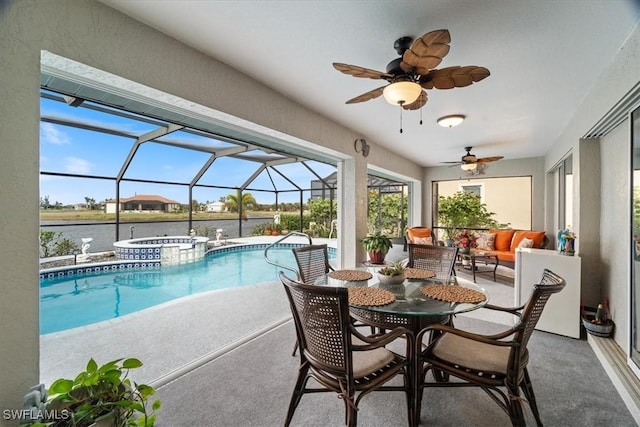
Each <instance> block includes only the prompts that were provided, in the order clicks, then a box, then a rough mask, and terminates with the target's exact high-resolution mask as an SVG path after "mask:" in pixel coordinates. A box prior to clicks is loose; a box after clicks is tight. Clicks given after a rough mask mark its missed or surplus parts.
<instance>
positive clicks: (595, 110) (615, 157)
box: [545, 27, 640, 349]
mask: <svg viewBox="0 0 640 427" xmlns="http://www.w3.org/2000/svg"><path fill="white" fill-rule="evenodd" d="M638 70H640V28H638V27H636V29H635V30H634V32H633V33H632V34H631V35H630V37H629V38H628V39H627V41H626V42H625V44H624V45H623V46H621V48H620V50H619V52H618V54H617V55H616V56H615V57H614V58H612V59H611V63H610V65H609V66H608V67H607V69H605V71H604V72H603V73H602V75H601V76H600V77H599V78H598V80H597V82H596V84H595V85H594V87H593V88H591V90H589V92H588V93H587V94H586V96H585V98H584V100H583V101H582V102H581V103H580V105H579V107H578V108H577V109H576V112H575V113H574V115H573V117H572V119H571V120H570V122H569V123H568V124H567V127H566V128H565V129H564V131H563V132H562V134H561V135H560V136H559V137H558V139H557V140H556V141H555V143H554V145H553V147H552V148H551V150H550V151H549V153H548V154H547V156H545V170H547V171H548V170H549V169H550V168H551V167H552V166H553V165H554V164H556V163H557V162H558V161H560V159H562V158H563V156H564V155H565V154H566V153H567V152H569V151H573V166H574V193H575V197H576V199H574V218H573V226H574V230H575V231H576V233H577V235H578V254H579V255H580V256H581V258H582V278H583V280H582V296H583V300H584V302H585V303H586V304H589V305H592V304H596V303H597V302H598V301H599V300H601V299H604V298H605V297H608V298H609V299H610V301H611V304H612V305H613V307H612V311H614V312H615V313H614V320H615V321H616V324H617V326H616V332H615V336H614V338H615V340H616V342H617V343H618V345H620V346H621V347H622V348H623V349H628V342H627V341H628V333H629V330H628V327H627V324H628V322H629V320H628V317H629V309H628V306H629V299H628V289H629V263H630V253H629V247H628V245H626V244H624V245H621V243H620V242H621V240H624V241H625V242H626V241H628V239H629V233H630V229H629V210H628V206H629V201H628V198H629V188H628V174H629V160H628V156H629V154H628V152H629V143H630V142H629V134H628V121H625V122H623V123H622V124H621V125H620V126H619V127H618V128H617V129H615V130H614V131H613V132H611V133H610V134H609V135H607V136H606V137H603V138H601V139H600V140H599V141H598V140H594V141H582V140H581V138H582V137H583V136H584V135H585V134H586V133H587V132H588V131H589V130H590V129H591V128H592V127H593V126H594V125H596V123H598V122H599V121H600V120H601V119H602V118H603V117H606V116H607V113H608V112H609V111H610V110H611V109H612V108H613V107H614V106H615V105H616V103H617V102H618V101H620V100H621V99H623V98H624V97H625V95H626V94H627V93H629V92H630V91H631V90H632V88H634V87H635V86H636V85H637V84H638V82H639V81H640V74H639V72H638ZM625 129H626V130H625ZM593 144H597V145H595V146H594V145H593ZM594 176H597V177H598V178H597V179H595V180H594ZM547 217H548V215H547ZM623 246H624V247H623Z"/></svg>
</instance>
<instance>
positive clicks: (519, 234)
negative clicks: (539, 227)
mask: <svg viewBox="0 0 640 427" xmlns="http://www.w3.org/2000/svg"><path fill="white" fill-rule="evenodd" d="M544 235H545V232H544V231H524V230H518V231H516V232H515V234H514V235H513V240H512V241H511V251H512V252H515V250H516V248H517V247H518V245H519V244H520V242H522V239H525V238H527V239H531V240H533V247H534V248H539V247H540V246H541V245H542V242H543V241H544Z"/></svg>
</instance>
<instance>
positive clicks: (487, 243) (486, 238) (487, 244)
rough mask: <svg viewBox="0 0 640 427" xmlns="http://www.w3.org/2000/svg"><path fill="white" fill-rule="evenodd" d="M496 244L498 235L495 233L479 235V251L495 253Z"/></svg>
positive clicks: (477, 242) (477, 244)
mask: <svg viewBox="0 0 640 427" xmlns="http://www.w3.org/2000/svg"><path fill="white" fill-rule="evenodd" d="M495 242H496V235H495V234H494V233H478V238H477V239H476V246H477V247H478V248H479V249H488V250H490V251H493V250H495V249H496V246H495Z"/></svg>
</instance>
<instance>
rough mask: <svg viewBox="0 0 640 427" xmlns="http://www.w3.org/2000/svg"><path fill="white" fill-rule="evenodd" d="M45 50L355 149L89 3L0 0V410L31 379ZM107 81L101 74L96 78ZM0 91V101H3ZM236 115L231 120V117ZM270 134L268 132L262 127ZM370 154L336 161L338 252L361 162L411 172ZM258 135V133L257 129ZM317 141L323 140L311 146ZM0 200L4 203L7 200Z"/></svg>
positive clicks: (335, 147)
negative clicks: (342, 200)
mask: <svg viewBox="0 0 640 427" xmlns="http://www.w3.org/2000/svg"><path fill="white" fill-rule="evenodd" d="M42 51H48V52H51V53H53V54H55V55H59V56H61V57H64V58H69V59H72V60H74V61H77V62H79V63H81V64H86V65H88V66H90V67H94V68H96V69H98V70H102V71H106V72H108V73H112V74H113V75H115V76H119V77H122V78H125V79H128V80H131V81H133V82H137V83H140V84H142V85H145V86H147V87H149V88H153V89H156V90H160V91H163V92H166V93H168V94H171V95H174V96H177V97H180V98H182V99H184V100H188V101H190V102H192V103H196V104H200V105H203V106H206V107H208V108H209V109H211V110H212V111H220V112H223V113H226V114H223V115H221V116H223V117H227V118H229V119H231V120H235V122H236V123H237V122H244V123H248V124H251V125H252V126H253V128H254V131H255V132H257V131H256V129H257V130H260V129H274V130H276V132H271V133H270V135H269V137H270V138H274V139H275V138H285V139H288V140H291V141H297V142H298V143H299V144H300V145H301V146H304V147H309V149H315V150H317V151H320V150H321V149H325V148H326V149H327V150H332V151H333V152H337V153H344V154H345V155H344V156H343V157H344V158H347V159H348V156H352V155H356V154H355V153H354V152H353V141H354V140H355V139H356V138H362V137H363V135H358V134H356V133H354V132H353V131H351V130H349V129H346V128H344V127H342V126H339V125H337V124H336V123H334V122H331V121H330V120H328V119H326V118H324V117H322V116H320V115H318V114H317V113H315V112H313V111H311V110H309V109H306V108H304V107H302V106H301V105H299V104H297V103H295V102H293V101H291V100H289V99H287V98H285V97H284V96H282V95H280V94H278V93H277V92H275V91H274V90H272V89H270V88H268V87H266V86H264V85H262V84H260V83H258V82H256V81H254V80H252V79H250V78H249V77H248V76H246V75H243V74H241V73H239V72H237V71H235V70H232V69H231V68H230V67H228V66H227V65H225V64H223V63H221V62H219V61H216V60H213V59H211V58H209V57H207V56H206V55H204V54H201V53H200V52H198V51H196V50H194V49H192V48H190V47H188V46H185V45H183V44H181V43H179V42H177V41H176V40H174V39H172V38H170V37H168V36H166V35H164V34H162V33H159V32H157V31H155V30H153V29H151V28H149V27H147V26H145V25H143V24H142V23H140V22H136V21H134V20H133V19H131V18H129V17H126V16H124V15H122V14H120V13H119V12H117V11H115V10H113V9H111V8H109V7H107V6H105V5H103V4H102V3H99V2H96V1H67V0H50V1H31V0H20V1H11V0H8V1H2V2H0V57H1V58H3V60H2V61H0V79H2V82H1V84H0V99H2V102H0V117H1V120H2V125H1V126H0V149H1V153H0V180H1V181H2V191H1V192H0V207H1V208H2V215H0V235H2V241H3V244H2V245H0V260H1V261H0V262H1V265H0V268H1V270H2V271H1V272H0V274H1V275H2V281H0V294H1V295H2V298H0V325H1V326H0V327H1V328H2V329H1V336H0V339H1V340H2V345H1V346H0V384H1V387H0V408H3V409H5V408H19V407H20V406H21V399H22V395H23V394H24V392H25V391H26V390H27V388H28V387H30V386H31V385H33V384H36V383H37V382H38V360H39V348H38V339H39V338H38V337H39V335H38V293H39V292H38V268H37V266H38V232H39V218H38V207H39V191H38V173H39V117H40V116H39V102H40V100H39V86H40V57H41V52H42ZM107 83H108V82H107ZM9 100H10V101H9ZM236 119H237V120H236ZM274 135H275V136H274ZM364 137H365V138H366V139H367V142H368V143H369V144H370V145H371V154H370V155H369V157H368V158H367V159H366V160H364V159H363V158H362V157H361V156H360V157H359V158H356V160H351V161H349V160H347V162H346V163H345V169H346V176H347V177H348V178H349V179H350V181H349V182H347V183H345V188H343V190H342V196H344V197H346V203H349V206H348V207H346V208H348V209H349V211H348V212H344V213H343V215H342V218H343V219H344V218H348V221H346V222H345V223H344V224H343V225H342V227H340V238H341V244H342V245H343V246H342V248H341V255H340V256H341V257H342V258H343V259H349V260H355V259H359V258H361V257H362V256H363V252H362V250H361V248H360V245H359V244H358V241H359V238H361V237H363V236H364V235H365V234H366V203H364V202H362V199H363V195H365V194H366V170H367V167H368V165H369V164H374V165H378V166H380V167H384V168H385V169H386V170H389V171H391V172H397V173H400V172H401V173H402V175H403V176H409V177H412V178H413V179H415V180H420V177H421V174H422V168H420V167H419V166H417V165H416V164H414V163H413V162H411V161H409V160H407V159H404V158H402V157H399V156H397V155H396V154H394V153H392V152H390V151H388V150H386V149H384V148H382V147H381V146H379V145H378V144H376V142H377V141H375V139H374V138H369V137H368V136H366V135H365V136H364ZM267 139H268V138H267ZM323 147H325V148H323ZM8 207H10V209H9V208H8Z"/></svg>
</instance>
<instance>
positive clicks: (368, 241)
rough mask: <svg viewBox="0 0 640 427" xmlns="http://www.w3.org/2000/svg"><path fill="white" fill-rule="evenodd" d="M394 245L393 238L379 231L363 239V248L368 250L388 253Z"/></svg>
mask: <svg viewBox="0 0 640 427" xmlns="http://www.w3.org/2000/svg"><path fill="white" fill-rule="evenodd" d="M392 246H393V244H392V243H391V239H390V238H388V237H387V236H385V235H384V234H382V233H379V232H378V233H375V234H372V235H369V236H366V237H365V238H364V239H362V248H363V249H364V250H365V251H367V252H380V253H383V254H386V253H387V252H389V249H391V247H392Z"/></svg>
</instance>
